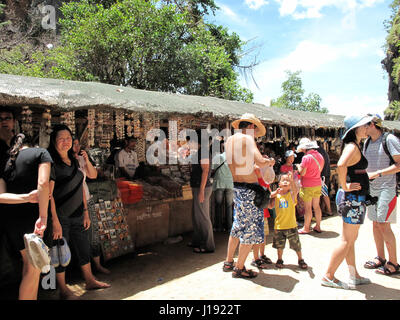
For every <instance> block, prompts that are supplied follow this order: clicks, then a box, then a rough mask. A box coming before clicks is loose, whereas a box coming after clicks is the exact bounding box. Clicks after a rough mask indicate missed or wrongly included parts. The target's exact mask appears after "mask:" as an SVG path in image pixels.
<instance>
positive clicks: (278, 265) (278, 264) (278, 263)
mask: <svg viewBox="0 0 400 320" xmlns="http://www.w3.org/2000/svg"><path fill="white" fill-rule="evenodd" d="M275 267H277V268H279V269H282V268H283V260H282V259H278V260H277V261H276V263H275Z"/></svg>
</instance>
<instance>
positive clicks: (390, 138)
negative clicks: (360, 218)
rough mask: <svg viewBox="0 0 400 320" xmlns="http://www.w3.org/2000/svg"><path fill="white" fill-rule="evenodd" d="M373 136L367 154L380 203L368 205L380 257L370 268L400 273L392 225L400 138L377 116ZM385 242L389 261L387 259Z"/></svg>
mask: <svg viewBox="0 0 400 320" xmlns="http://www.w3.org/2000/svg"><path fill="white" fill-rule="evenodd" d="M367 125H368V128H367V135H368V136H369V138H368V139H367V140H366V141H365V143H364V155H365V157H366V158H367V160H368V169H367V172H368V176H369V178H370V194H371V196H372V197H378V201H377V203H376V204H372V205H370V206H368V207H367V212H368V218H369V219H370V220H372V221H373V234H374V240H375V245H376V249H377V257H376V258H374V259H372V260H371V261H367V262H366V263H365V265H364V267H365V268H367V269H377V272H378V273H381V274H385V275H393V274H399V273H400V266H399V264H398V262H397V255H396V238H395V236H394V234H393V231H392V229H391V226H390V224H391V223H396V202H397V181H396V180H397V179H396V173H397V172H399V171H400V141H399V139H398V138H397V137H396V136H394V135H393V134H389V133H384V132H383V130H382V119H381V118H380V117H379V116H378V115H375V116H374V118H373V120H372V121H371V122H370V123H368V124H367ZM385 245H386V249H387V251H388V254H389V258H388V259H389V260H387V261H386V259H385Z"/></svg>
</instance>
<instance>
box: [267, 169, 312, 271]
mask: <svg viewBox="0 0 400 320" xmlns="http://www.w3.org/2000/svg"><path fill="white" fill-rule="evenodd" d="M298 192H299V190H298V188H297V186H296V184H295V182H294V179H293V173H292V172H288V173H286V174H282V175H281V176H280V179H279V188H278V189H277V190H276V191H274V192H272V193H271V202H270V205H269V208H275V213H276V217H275V226H274V229H275V231H274V239H273V245H272V247H273V248H275V249H277V250H278V260H277V261H276V264H275V266H276V267H277V268H283V260H282V254H283V249H284V248H285V243H286V239H287V240H289V244H290V248H291V249H293V250H294V251H296V253H297V256H298V264H299V267H300V268H301V269H307V268H308V266H307V264H306V263H305V262H304V260H303V258H302V255H301V244H300V239H299V233H298V231H297V222H296V209H295V206H296V203H297V201H296V199H297V194H298Z"/></svg>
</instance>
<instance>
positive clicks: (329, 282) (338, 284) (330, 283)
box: [321, 277, 350, 290]
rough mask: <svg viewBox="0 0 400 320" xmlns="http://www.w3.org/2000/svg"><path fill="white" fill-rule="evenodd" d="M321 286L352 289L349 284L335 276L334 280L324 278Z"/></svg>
mask: <svg viewBox="0 0 400 320" xmlns="http://www.w3.org/2000/svg"><path fill="white" fill-rule="evenodd" d="M335 280H336V281H335ZM321 286H324V287H330V288H336V289H346V290H348V289H350V287H349V286H348V284H346V283H344V282H342V281H340V280H338V279H335V278H333V279H332V280H329V279H328V278H327V277H323V278H322V280H321Z"/></svg>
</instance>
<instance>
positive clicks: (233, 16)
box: [217, 3, 247, 24]
mask: <svg viewBox="0 0 400 320" xmlns="http://www.w3.org/2000/svg"><path fill="white" fill-rule="evenodd" d="M217 5H218V7H219V8H220V9H221V12H222V14H223V15H225V16H227V17H228V18H229V19H231V20H233V21H235V22H236V23H240V24H243V23H246V21H247V18H242V17H240V16H239V15H238V14H237V13H236V12H234V11H233V10H232V9H231V8H230V7H228V6H227V5H224V4H219V3H218V4H217Z"/></svg>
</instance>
